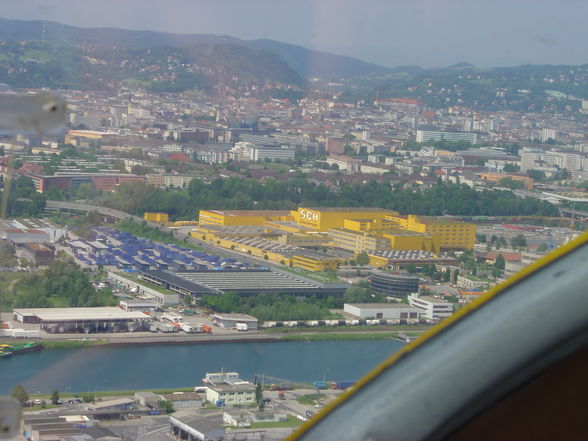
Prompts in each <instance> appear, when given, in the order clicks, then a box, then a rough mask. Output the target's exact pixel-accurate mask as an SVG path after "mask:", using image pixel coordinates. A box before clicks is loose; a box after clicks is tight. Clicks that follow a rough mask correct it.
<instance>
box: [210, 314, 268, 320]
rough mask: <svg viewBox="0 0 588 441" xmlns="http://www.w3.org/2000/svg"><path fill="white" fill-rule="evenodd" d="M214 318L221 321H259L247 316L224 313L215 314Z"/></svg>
mask: <svg viewBox="0 0 588 441" xmlns="http://www.w3.org/2000/svg"><path fill="white" fill-rule="evenodd" d="M213 315H214V317H217V318H218V319H219V320H243V321H249V322H256V321H257V319H256V318H255V317H252V316H250V315H247V314H225V313H222V312H215V313H214V314H213Z"/></svg>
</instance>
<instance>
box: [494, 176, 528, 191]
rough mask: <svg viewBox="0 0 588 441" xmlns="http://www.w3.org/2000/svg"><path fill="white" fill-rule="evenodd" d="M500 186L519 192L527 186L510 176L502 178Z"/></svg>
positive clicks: (499, 182)
mask: <svg viewBox="0 0 588 441" xmlns="http://www.w3.org/2000/svg"><path fill="white" fill-rule="evenodd" d="M498 185H500V186H501V187H506V188H510V189H511V190H519V189H521V188H523V187H524V186H525V184H523V183H522V182H521V181H516V180H514V179H513V178H511V177H510V176H507V177H506V178H502V179H501V180H500V181H498Z"/></svg>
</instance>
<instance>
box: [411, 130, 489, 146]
mask: <svg viewBox="0 0 588 441" xmlns="http://www.w3.org/2000/svg"><path fill="white" fill-rule="evenodd" d="M427 141H435V142H437V141H465V142H469V143H471V144H476V143H477V142H478V134H477V133H470V132H442V131H437V130H417V132H416V142H427Z"/></svg>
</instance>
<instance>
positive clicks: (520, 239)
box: [510, 234, 527, 248]
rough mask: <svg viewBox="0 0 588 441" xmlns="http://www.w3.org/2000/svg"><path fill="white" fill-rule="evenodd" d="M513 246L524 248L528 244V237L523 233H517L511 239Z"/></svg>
mask: <svg viewBox="0 0 588 441" xmlns="http://www.w3.org/2000/svg"><path fill="white" fill-rule="evenodd" d="M510 244H511V245H512V247H513V248H524V247H526V246H527V239H526V238H525V236H524V235H523V234H517V235H516V236H515V237H513V238H512V239H511V241H510Z"/></svg>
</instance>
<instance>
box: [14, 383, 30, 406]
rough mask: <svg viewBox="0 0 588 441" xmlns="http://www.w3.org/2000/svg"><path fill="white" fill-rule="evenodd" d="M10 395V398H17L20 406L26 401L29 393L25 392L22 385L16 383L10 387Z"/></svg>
mask: <svg viewBox="0 0 588 441" xmlns="http://www.w3.org/2000/svg"><path fill="white" fill-rule="evenodd" d="M10 396H11V397H12V398H15V399H17V400H18V401H19V402H20V404H21V405H22V406H24V405H25V404H26V402H27V401H28V400H29V394H28V393H27V391H26V390H25V388H24V387H22V386H21V385H20V384H17V385H16V386H14V387H13V388H12V391H11V392H10Z"/></svg>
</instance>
